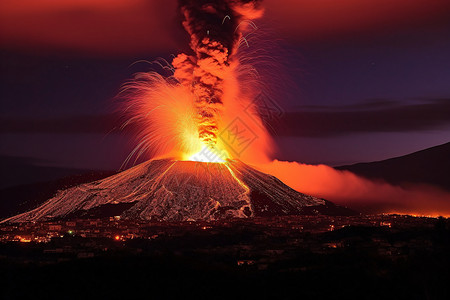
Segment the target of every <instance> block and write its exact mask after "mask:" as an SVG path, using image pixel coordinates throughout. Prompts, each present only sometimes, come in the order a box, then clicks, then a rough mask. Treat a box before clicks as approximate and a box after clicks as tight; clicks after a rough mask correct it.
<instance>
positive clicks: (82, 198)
mask: <svg viewBox="0 0 450 300" xmlns="http://www.w3.org/2000/svg"><path fill="white" fill-rule="evenodd" d="M180 13H181V16H182V19H183V20H182V24H183V27H184V28H185V29H186V31H187V32H188V33H189V35H190V47H191V49H192V51H193V53H192V54H191V55H189V54H184V53H182V54H179V55H178V56H176V57H175V58H174V59H173V62H172V64H169V63H167V62H165V61H163V60H159V61H158V63H159V65H160V66H163V68H164V70H165V71H167V72H170V76H162V75H160V74H158V73H156V72H148V73H139V74H137V75H136V77H135V79H134V80H133V81H131V82H129V83H128V84H126V85H125V86H124V88H123V91H122V93H121V94H120V96H121V97H122V98H123V99H124V101H123V108H124V109H123V113H124V116H126V117H127V120H126V121H125V123H124V124H123V126H122V128H124V127H126V126H128V125H130V124H133V125H135V128H137V129H138V132H137V135H136V136H137V139H138V143H137V146H136V148H135V149H134V150H133V151H132V152H131V153H130V155H129V157H128V158H127V160H126V163H128V162H129V161H130V159H132V158H133V157H134V158H135V161H136V160H137V159H139V158H140V157H147V158H151V157H153V158H158V159H154V160H149V161H147V162H144V163H142V164H140V165H137V166H135V167H133V168H131V169H129V170H126V171H124V172H122V173H119V174H117V175H114V176H112V177H109V178H106V179H103V180H100V181H96V182H92V183H88V184H83V185H80V186H77V187H73V188H70V189H68V190H65V191H60V192H59V193H58V194H57V195H56V196H55V197H54V198H52V199H50V200H48V201H47V202H46V203H44V204H43V205H41V206H40V207H38V208H36V209H34V210H32V211H29V212H26V213H23V214H21V215H18V216H15V217H12V218H10V219H8V220H7V221H11V222H21V221H37V220H46V219H53V218H61V217H75V216H79V217H80V216H96V217H98V216H107V215H111V214H112V215H120V216H121V217H122V218H125V219H142V220H151V219H157V220H166V221H187V220H215V219H223V218H234V217H238V218H248V217H259V216H275V215H299V214H348V213H350V211H349V210H347V209H345V208H341V207H338V206H336V205H334V204H332V203H331V202H328V201H326V200H323V199H319V198H315V197H312V196H308V195H305V194H302V193H299V192H297V191H294V190H293V189H291V188H289V187H288V186H286V185H285V184H283V183H282V182H281V181H279V180H278V179H276V178H275V177H273V176H270V175H267V174H264V173H261V172H259V171H257V170H255V169H253V168H252V167H250V166H248V165H247V164H246V163H252V162H255V161H258V160H259V161H263V160H264V159H267V157H268V154H270V151H271V150H272V148H273V145H272V142H271V139H270V136H269V134H268V133H267V132H266V130H265V128H264V126H263V122H262V120H261V116H260V115H259V114H258V113H257V112H258V110H257V104H255V103H256V101H254V100H255V98H257V97H258V95H259V94H260V93H261V91H263V90H264V89H265V87H266V85H265V84H264V83H263V82H262V80H260V77H259V73H258V70H257V68H255V67H254V66H252V64H251V61H252V59H253V58H252V57H249V56H248V54H247V56H246V54H245V51H239V50H240V46H242V45H243V44H244V43H245V45H247V47H249V45H248V34H249V32H250V33H251V32H252V31H254V30H255V29H256V28H257V27H256V25H255V24H254V23H253V22H252V20H254V19H256V18H259V17H260V16H261V15H262V9H261V8H260V1H248V0H243V1H238V0H227V1H211V0H202V1H194V0H182V1H180ZM242 161H245V162H246V163H243V162H242Z"/></svg>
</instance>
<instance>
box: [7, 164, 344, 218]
mask: <svg viewBox="0 0 450 300" xmlns="http://www.w3.org/2000/svg"><path fill="white" fill-rule="evenodd" d="M351 213H352V211H351V210H348V209H346V208H343V207H339V206H336V205H334V204H333V203H331V202H329V201H326V200H323V199H319V198H315V197H312V196H308V195H305V194H302V193H299V192H297V191H295V190H293V189H291V188H290V187H288V186H287V185H285V184H283V183H282V182H281V181H279V180H278V179H277V178H275V177H273V176H270V175H267V174H264V173H262V172H259V171H257V170H255V169H253V168H251V167H249V166H248V165H246V164H244V163H242V162H240V161H237V160H234V161H228V162H226V163H204V162H194V161H172V160H169V159H163V160H150V161H147V162H145V163H142V164H140V165H138V166H135V167H133V168H130V169H128V170H127V171H124V172H121V173H119V174H117V175H114V176H111V177H108V178H105V179H102V180H99V181H95V182H92V183H87V184H83V185H80V186H76V187H73V188H70V189H67V190H64V191H60V192H59V193H58V194H57V195H56V196H55V197H54V198H52V199H50V200H48V201H47V202H46V203H44V204H43V205H42V206H40V207H38V208H36V209H34V210H32V211H29V212H26V213H23V214H21V215H18V216H15V217H12V218H10V219H8V220H6V222H25V221H43V220H49V219H54V218H71V217H85V218H87V217H107V216H116V215H119V216H121V218H123V219H139V220H162V221H194V220H217V219H224V218H248V217H272V216H282V215H310V214H326V215H347V214H351Z"/></svg>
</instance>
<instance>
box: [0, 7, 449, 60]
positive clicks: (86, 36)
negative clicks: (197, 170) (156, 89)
mask: <svg viewBox="0 0 450 300" xmlns="http://www.w3.org/2000/svg"><path fill="white" fill-rule="evenodd" d="M176 5H177V4H176V1H175V0H166V1H158V0H150V1H148V0H64V1H59V0H40V1H35V0H22V1H17V0H3V1H1V3H0V41H1V44H2V48H12V49H20V50H27V49H30V50H31V49H33V51H34V50H36V48H41V49H44V50H60V49H64V50H70V51H75V52H82V53H89V54H102V55H107V54H110V55H116V54H120V55H124V54H126V55H130V54H142V53H149V52H152V53H154V52H159V51H173V50H176V48H177V46H178V45H177V43H176V42H175V41H177V40H180V39H179V38H178V36H177V35H178V34H182V31H181V27H177V26H176V24H178V22H174V19H175V18H176ZM264 7H265V8H266V15H267V17H269V19H270V20H273V21H272V22H273V26H275V27H276V31H277V32H279V33H280V34H281V35H282V36H283V37H284V38H290V39H294V40H305V39H307V40H311V39H313V40H318V39H319V40H320V39H330V38H333V37H343V36H348V35H355V34H360V33H364V34H367V32H372V33H377V32H385V31H386V30H387V31H390V30H396V29H398V28H401V27H403V26H416V25H417V26H423V25H424V24H428V25H432V24H435V23H439V22H443V21H445V20H446V19H448V18H449V17H450V2H449V1H448V0H395V1H392V0H365V1H361V0H340V1H336V0H282V1H280V0H265V1H264ZM181 45H182V44H181Z"/></svg>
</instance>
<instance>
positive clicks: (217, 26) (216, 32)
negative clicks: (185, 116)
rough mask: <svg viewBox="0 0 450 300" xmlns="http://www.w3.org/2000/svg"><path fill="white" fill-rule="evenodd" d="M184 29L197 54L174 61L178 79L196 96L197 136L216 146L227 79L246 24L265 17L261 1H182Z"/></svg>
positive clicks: (178, 57)
mask: <svg viewBox="0 0 450 300" xmlns="http://www.w3.org/2000/svg"><path fill="white" fill-rule="evenodd" d="M179 4H180V11H181V14H182V17H183V26H184V28H185V30H186V31H187V32H188V33H189V35H190V47H191V49H192V50H193V51H194V55H187V54H184V53H183V54H180V55H178V56H177V57H176V58H175V59H174V60H173V66H174V67H175V69H176V71H175V74H174V76H175V78H177V79H178V80H179V81H180V82H181V83H182V84H183V85H186V86H189V87H190V89H191V90H192V93H193V95H194V107H195V110H196V115H195V119H196V122H197V126H198V136H199V138H200V140H201V141H202V142H203V144H204V145H209V146H215V144H216V143H217V134H218V132H219V122H220V117H221V112H222V110H223V104H224V99H223V98H224V88H225V83H224V81H225V78H226V76H227V74H228V73H229V70H228V69H229V68H230V66H231V63H232V60H233V55H234V54H235V52H236V50H237V46H238V45H239V42H240V40H241V38H242V32H243V30H245V27H246V24H244V22H242V21H243V20H251V19H255V18H258V17H260V16H261V15H262V10H261V9H259V4H260V1H236V0H225V1H210V0H209V1H208V0H200V1H199V0H180V1H179Z"/></svg>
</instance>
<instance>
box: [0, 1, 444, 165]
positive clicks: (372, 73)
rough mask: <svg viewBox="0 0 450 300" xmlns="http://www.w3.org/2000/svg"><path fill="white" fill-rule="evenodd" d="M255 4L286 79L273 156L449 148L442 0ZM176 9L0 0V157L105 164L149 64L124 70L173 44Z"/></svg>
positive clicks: (121, 155) (116, 159)
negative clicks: (124, 90) (135, 84)
mask: <svg viewBox="0 0 450 300" xmlns="http://www.w3.org/2000/svg"><path fill="white" fill-rule="evenodd" d="M38 2H39V4H38ZM264 3H265V7H266V14H265V17H264V19H262V20H258V21H257V24H258V25H259V26H260V30H261V32H262V33H263V34H264V36H267V40H268V41H269V40H270V44H271V45H274V44H276V46H275V47H272V48H271V49H270V51H271V52H270V53H271V54H272V55H273V57H276V59H277V61H278V62H279V64H280V69H283V74H282V78H283V81H285V82H289V84H288V85H287V86H288V88H286V87H283V88H282V87H281V86H280V88H279V90H280V93H279V95H278V97H277V99H274V101H276V102H277V103H278V104H279V105H280V107H281V108H282V110H283V114H282V116H281V118H280V119H279V120H278V121H277V122H276V124H274V126H273V127H274V129H273V132H274V134H275V140H276V142H277V144H278V147H279V149H278V150H277V153H276V157H275V158H277V159H280V160H291V161H298V162H304V163H325V164H330V165H341V164H347V163H354V162H361V161H374V160H380V159H386V158H390V157H394V156H399V155H404V154H407V153H411V152H414V151H417V150H420V149H424V148H428V147H431V146H435V145H438V144H442V143H445V142H448V141H449V140H450V130H449V129H450V55H449V54H450V2H449V1H448V0H427V1H425V0H397V1H388V0H377V1H375V0H366V1H360V0H342V1H334V0H333V1H332V0H322V1H317V0H298V1H294V0H287V1H276V0H267V1H265V2H264ZM176 11H177V9H176V1H173V0H171V1H156V0H155V1H146V0H132V1H131V0H128V1H118V0H116V1H112V0H109V1H106V0H89V1H88V0H68V1H52V0H41V1H33V0H26V1H20V2H18V1H14V0H4V1H2V2H1V4H0V77H1V80H0V94H1V113H0V124H1V125H0V136H1V144H0V156H1V157H2V159H10V160H11V159H12V158H11V157H15V159H14V161H17V162H19V161H21V160H22V162H23V160H25V159H26V160H27V161H31V162H33V163H35V164H36V163H37V164H40V165H46V166H58V167H65V168H77V169H105V170H113V169H118V168H119V167H120V165H121V163H122V162H123V161H124V160H125V158H126V156H127V154H128V153H129V151H130V150H131V149H132V148H133V142H132V139H131V138H130V136H129V135H128V134H127V133H118V132H117V131H114V126H116V125H117V120H116V118H115V115H114V112H115V104H114V101H113V100H112V99H113V97H114V96H115V95H116V94H117V92H118V90H119V88H120V85H121V84H123V83H124V82H125V81H126V80H128V79H130V78H131V77H132V75H133V74H134V73H135V72H138V71H148V70H150V69H151V68H152V65H149V64H146V63H136V64H133V63H134V62H136V61H139V60H148V61H152V60H154V59H155V58H157V57H163V58H165V59H167V60H170V59H171V54H177V53H179V52H181V51H185V50H186V48H187V41H188V37H187V36H186V34H185V33H184V31H183V29H182V27H181V25H180V24H179V23H180V22H179V19H178V18H177V13H176ZM255 46H256V45H255ZM250 47H252V44H250ZM132 64H133V65H132ZM153 67H154V68H156V70H158V69H157V67H156V66H154V65H153ZM276 75H277V74H276ZM274 84H275V85H276V84H278V83H277V82H274Z"/></svg>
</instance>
